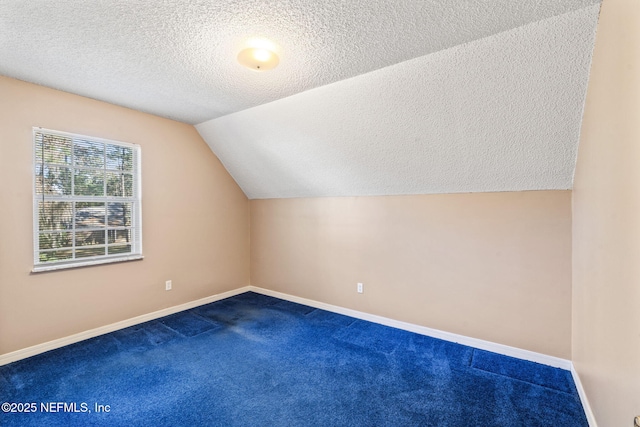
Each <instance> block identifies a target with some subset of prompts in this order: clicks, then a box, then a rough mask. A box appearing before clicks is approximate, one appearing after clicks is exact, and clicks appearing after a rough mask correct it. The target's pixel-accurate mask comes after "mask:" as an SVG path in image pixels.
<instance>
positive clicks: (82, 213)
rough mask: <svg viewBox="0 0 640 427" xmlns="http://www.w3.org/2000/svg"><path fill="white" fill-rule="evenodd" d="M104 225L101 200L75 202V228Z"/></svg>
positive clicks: (103, 209)
mask: <svg viewBox="0 0 640 427" xmlns="http://www.w3.org/2000/svg"><path fill="white" fill-rule="evenodd" d="M104 226H105V208H104V203H103V202H76V228H89V227H91V228H99V227H104Z"/></svg>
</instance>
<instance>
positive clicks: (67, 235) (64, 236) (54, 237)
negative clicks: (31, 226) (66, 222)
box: [38, 231, 72, 250]
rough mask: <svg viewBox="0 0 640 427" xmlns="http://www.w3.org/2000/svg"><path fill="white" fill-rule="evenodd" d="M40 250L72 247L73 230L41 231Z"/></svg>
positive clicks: (39, 237) (39, 238)
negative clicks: (62, 231)
mask: <svg viewBox="0 0 640 427" xmlns="http://www.w3.org/2000/svg"><path fill="white" fill-rule="evenodd" d="M38 240H39V245H38V247H39V248H40V250H42V249H58V248H70V247H71V246H72V244H71V243H72V237H71V232H68V231H67V232H64V233H40V235H39V236H38Z"/></svg>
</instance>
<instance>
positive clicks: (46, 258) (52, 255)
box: [38, 249, 73, 262]
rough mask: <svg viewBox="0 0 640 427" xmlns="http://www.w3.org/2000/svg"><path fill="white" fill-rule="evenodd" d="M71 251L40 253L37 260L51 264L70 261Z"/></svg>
mask: <svg viewBox="0 0 640 427" xmlns="http://www.w3.org/2000/svg"><path fill="white" fill-rule="evenodd" d="M72 256H73V251H71V249H69V250H64V251H51V252H40V254H39V256H38V259H39V260H40V262H53V261H62V260H65V259H71V257H72Z"/></svg>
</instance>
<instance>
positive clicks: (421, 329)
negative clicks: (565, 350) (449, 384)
mask: <svg viewBox="0 0 640 427" xmlns="http://www.w3.org/2000/svg"><path fill="white" fill-rule="evenodd" d="M249 290H251V291H253V292H256V293H259V294H263V295H268V296H272V297H275V298H280V299H283V300H287V301H291V302H296V303H298V304H304V305H308V306H310V307H315V308H320V309H322V310H327V311H331V312H333V313H338V314H344V315H345V316H350V317H355V318H356V319H361V320H367V321H369V322H373V323H379V324H381V325H386V326H391V327H393V328H398V329H403V330H405V331H410V332H415V333H417V334H421V335H426V336H429V337H433V338H439V339H441V340H445V341H451V342H455V343H458V344H463V345H468V346H469V347H474V348H478V349H480V350H487V351H492V352H494V353H498V354H503V355H505V356H511V357H516V358H518V359H524V360H528V361H531V362H536V363H540V364H542V365H548V366H552V367H554V368H561V369H566V370H570V369H571V366H572V365H571V361H570V360H567V359H562V358H559V357H555V356H548V355H546V354H542V353H536V352H535V351H530V350H523V349H521V348H516V347H511V346H508V345H504V344H498V343H494V342H491V341H485V340H481V339H478V338H471V337H467V336H464V335H458V334H453V333H451V332H445V331H440V330H438V329H432V328H428V327H426V326H420V325H415V324H413V323H407V322H401V321H399V320H394V319H389V318H387V317H382V316H377V315H375V314H369V313H364V312H362V311H357V310H352V309H350V308H344V307H339V306H337V305H331V304H326V303H324V302H319V301H314V300H311V299H307V298H301V297H297V296H294V295H289V294H285V293H282V292H277V291H271V290H269V289H264V288H260V287H257V286H249Z"/></svg>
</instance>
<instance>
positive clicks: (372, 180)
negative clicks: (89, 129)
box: [196, 5, 599, 199]
mask: <svg viewBox="0 0 640 427" xmlns="http://www.w3.org/2000/svg"><path fill="white" fill-rule="evenodd" d="M598 12H599V6H598V5H595V6H590V7H587V8H584V9H581V10H578V11H574V12H569V13H566V14H563V15H560V16H555V17H552V18H548V19H545V20H542V21H538V22H535V23H532V24H528V25H525V26H522V27H519V28H516V29H513V30H509V31H505V32H502V33H499V34H495V35H492V36H489V37H486V38H483V39H480V40H476V41H473V42H469V43H466V44H463V45H458V46H455V47H452V48H449V49H446V50H443V51H439V52H435V53H432V54H430V55H426V56H422V57H419V58H415V59H412V60H409V61H405V62H402V63H399V64H396V65H392V66H389V67H386V68H383V69H380V70H376V71H372V72H370V73H367V74H364V75H360V76H357V77H353V78H351V79H347V80H343V81H340V82H337V83H333V84H330V85H326V86H323V87H320V88H316V89H313V90H310V91H307V92H303V93H300V94H297V95H294V96H291V97H288V98H285V99H281V100H279V101H275V102H272V103H269V104H265V105H261V106H258V107H254V108H251V109H248V110H244V111H241V112H238V113H234V114H230V115H227V116H224V117H220V118H217V119H214V120H211V121H208V122H205V123H202V124H200V125H198V126H196V127H197V129H198V131H199V132H200V134H201V135H202V136H203V137H204V139H205V140H206V141H207V143H208V144H209V145H210V146H211V148H212V150H213V151H214V152H215V153H216V154H217V155H218V157H219V158H220V159H221V160H222V162H223V163H224V164H225V166H226V167H227V169H228V170H229V171H230V172H231V174H232V175H233V176H234V178H235V179H236V181H237V182H238V183H239V184H240V186H241V187H242V188H243V190H244V191H245V193H246V194H247V195H248V196H249V197H250V198H257V199H261V198H278V197H317V196H354V195H391V194H425V193H427V194H428V193H455V192H482V191H519V190H541V189H570V188H571V186H572V179H573V172H574V168H575V159H576V151H577V144H578V139H579V132H580V123H581V118H582V109H583V105H584V99H585V93H586V84H587V79H588V73H589V66H590V59H591V51H592V46H593V39H594V35H595V25H596V21H597V16H598Z"/></svg>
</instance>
